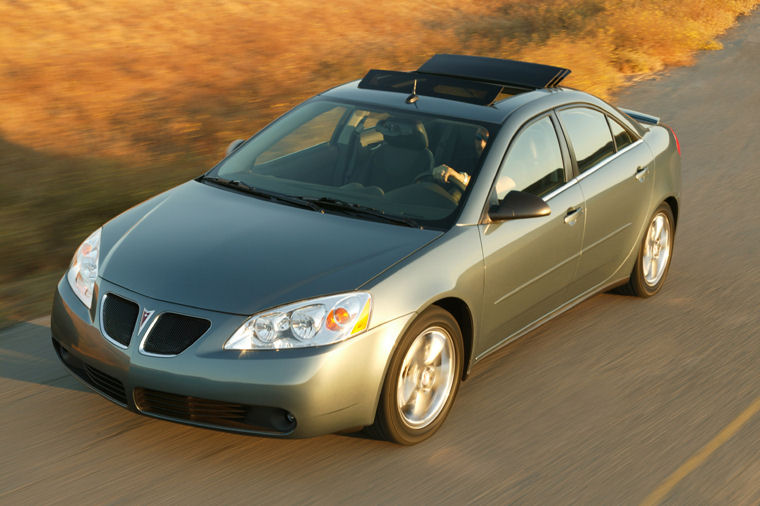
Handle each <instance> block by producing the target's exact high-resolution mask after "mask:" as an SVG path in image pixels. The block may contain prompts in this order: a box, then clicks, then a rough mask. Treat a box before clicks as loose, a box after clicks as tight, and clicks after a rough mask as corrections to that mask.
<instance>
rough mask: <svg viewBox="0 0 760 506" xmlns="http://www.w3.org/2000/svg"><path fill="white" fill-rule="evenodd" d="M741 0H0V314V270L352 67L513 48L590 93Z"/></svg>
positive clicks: (60, 261) (80, 233)
mask: <svg viewBox="0 0 760 506" xmlns="http://www.w3.org/2000/svg"><path fill="white" fill-rule="evenodd" d="M758 3H760V0H539V1H536V2H524V1H518V0H480V1H477V2H476V1H474V0H439V1H437V2H435V4H434V5H431V3H426V2H415V1H412V0H384V1H382V2H366V1H363V0H343V1H342V2H338V3H329V2H315V1H314V0H291V1H289V2H279V1H274V0H259V1H256V2H247V1H243V0H215V1H207V2H189V3H188V2H169V3H166V2H159V1H157V0H109V1H108V2H91V1H84V0H37V1H35V2H24V1H15V2H3V3H1V4H0V19H2V20H3V22H2V23H0V48H1V50H0V76H2V77H1V78H0V177H2V184H1V185H0V201H1V202H2V207H1V208H0V257H2V258H3V268H2V271H0V283H2V285H1V286H0V320H2V313H3V312H5V313H6V317H9V316H7V315H10V317H14V318H18V317H25V316H28V314H27V312H28V311H27V310H25V309H23V308H24V307H27V306H25V305H21V306H20V307H22V309H20V310H15V309H14V310H8V309H5V310H3V309H2V306H5V307H6V308H7V307H9V306H8V304H7V303H5V302H3V299H5V300H6V301H7V300H8V299H9V298H13V299H14V300H18V297H21V298H22V299H23V297H24V295H23V294H22V295H18V293H16V292H13V293H11V294H8V293H7V290H8V287H9V286H15V285H11V284H9V283H10V281H13V282H18V281H19V280H20V279H24V278H26V277H32V276H37V277H39V276H45V275H46V273H49V272H53V271H60V270H62V269H63V268H64V266H65V263H66V261H67V259H68V257H69V256H70V254H71V253H72V249H73V247H75V245H76V243H77V242H78V241H79V240H80V239H81V238H82V237H84V236H85V235H86V234H87V232H88V231H89V230H90V229H91V228H93V227H95V226H97V224H98V223H99V222H101V221H103V220H104V219H107V218H109V217H110V216H112V215H114V214H116V213H117V212H119V211H121V210H123V209H124V208H125V207H127V206H129V205H130V204H132V203H134V202H136V201H138V200H140V199H142V198H144V197H145V196H147V195H149V194H151V193H153V192H155V191H156V190H159V189H163V188H166V187H167V186H168V185H171V184H174V183H177V182H179V181H181V180H183V179H187V178H188V177H190V176H192V175H195V174H198V173H200V172H201V171H202V170H203V169H204V168H205V167H207V166H208V165H209V164H210V163H212V162H213V161H214V160H216V159H218V158H219V157H220V156H221V154H222V153H223V150H224V146H226V144H227V143H228V142H229V141H230V140H231V139H234V138H237V137H244V136H248V135H249V134H250V133H251V132H253V131H255V130H256V129H258V128H260V127H261V126H263V125H264V124H265V123H267V122H268V121H270V120H271V119H272V118H273V117H274V116H276V115H278V114H280V113H282V112H284V111H285V110H287V109H288V108H290V107H291V106H292V105H294V104H295V103H297V102H299V101H301V100H303V99H304V98H306V97H308V96H310V95H312V94H313V93H315V92H316V91H318V90H321V89H324V88H327V87H330V86H333V85H336V84H339V83H341V82H345V81H347V80H351V79H354V78H357V77H360V76H362V75H363V74H364V72H365V71H366V70H367V69H369V68H372V67H374V68H409V69H411V68H415V67H416V66H417V65H419V64H420V63H421V62H422V61H424V60H425V59H427V58H428V57H429V56H430V55H432V54H434V53H437V52H456V53H466V54H480V55H487V56H495V57H507V58H516V59H526V60H531V61H538V62H543V63H549V64H557V65H562V66H567V67H569V68H571V69H572V70H573V74H572V75H571V77H570V78H569V79H568V80H567V81H566V83H567V84H568V85H570V86H574V87H577V88H581V89H585V90H588V91H591V92H594V93H596V94H599V95H602V96H606V95H609V94H610V93H611V92H612V91H613V90H614V89H615V88H617V87H618V86H620V85H621V84H624V82H625V80H626V77H627V76H631V75H636V74H642V73H650V72H654V71H658V70H660V69H662V68H664V67H665V66H668V65H681V64H687V63H689V62H690V61H691V58H692V55H693V54H694V52H695V51H697V50H700V49H715V48H720V43H719V42H716V41H715V37H716V36H717V35H718V34H720V33H722V32H723V31H724V30H725V29H727V28H728V27H729V26H731V24H732V23H733V22H734V20H735V18H736V16H738V15H741V14H745V13H748V12H749V11H750V10H752V9H753V8H754V6H756V5H757V4H758ZM104 160H106V161H104ZM51 289H52V287H51ZM4 290H5V291H4ZM45 295H47V294H45ZM35 296H36V297H37V299H35V300H39V296H38V295H35ZM45 300H47V299H45ZM0 324H1V323H0Z"/></svg>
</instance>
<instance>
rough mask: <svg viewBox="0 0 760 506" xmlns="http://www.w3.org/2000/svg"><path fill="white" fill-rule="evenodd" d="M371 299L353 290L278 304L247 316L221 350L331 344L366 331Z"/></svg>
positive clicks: (276, 348) (366, 294) (269, 348)
mask: <svg viewBox="0 0 760 506" xmlns="http://www.w3.org/2000/svg"><path fill="white" fill-rule="evenodd" d="M371 306H372V298H371V297H370V295H369V294H368V293H364V292H355V293H349V294H342V295H331V296H329V297H320V298H318V299H311V300H306V301H303V302H297V303H295V304H288V305H287V306H282V307H278V308H275V309H272V310H270V311H266V312H264V313H259V314H255V315H253V316H251V317H250V318H248V320H246V322H245V323H244V324H243V325H242V326H241V327H240V328H239V329H238V330H237V332H235V333H234V334H233V335H232V337H230V338H229V339H228V340H227V342H226V343H224V349H225V350H254V349H265V350H279V349H282V348H307V347H311V346H324V345H326V344H333V343H337V342H339V341H343V340H344V339H348V338H349V337H353V336H355V335H357V334H360V333H362V332H364V331H365V330H367V327H368V326H369V314H370V310H371V309H372V307H371Z"/></svg>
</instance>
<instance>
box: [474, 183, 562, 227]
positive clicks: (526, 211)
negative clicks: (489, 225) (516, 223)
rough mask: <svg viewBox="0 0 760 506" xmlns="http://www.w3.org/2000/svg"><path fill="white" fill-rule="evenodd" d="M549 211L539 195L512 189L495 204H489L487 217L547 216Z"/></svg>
mask: <svg viewBox="0 0 760 506" xmlns="http://www.w3.org/2000/svg"><path fill="white" fill-rule="evenodd" d="M551 212H552V210H551V208H550V207H549V204H547V203H546V202H545V201H544V199H542V198H541V197H537V196H535V195H533V194H532V193H525V192H520V191H516V190H512V191H511V192H509V193H507V195H506V196H505V197H504V198H503V199H501V200H500V201H499V203H498V204H497V205H495V206H491V208H490V209H489V210H488V217H489V218H491V219H492V220H493V221H502V220H516V219H520V218H538V217H540V216H549V214H551Z"/></svg>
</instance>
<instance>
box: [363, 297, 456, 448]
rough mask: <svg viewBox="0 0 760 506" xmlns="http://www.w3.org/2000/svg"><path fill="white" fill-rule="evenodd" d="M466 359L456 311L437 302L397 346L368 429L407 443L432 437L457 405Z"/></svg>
mask: <svg viewBox="0 0 760 506" xmlns="http://www.w3.org/2000/svg"><path fill="white" fill-rule="evenodd" d="M463 357H464V352H463V345H462V332H461V330H460V329H459V325H458V324H457V321H456V320H455V319H454V317H453V316H452V315H451V313H449V312H447V311H445V310H444V309H442V308H440V307H438V306H432V307H430V308H428V309H426V310H425V311H423V312H422V313H421V314H420V315H419V316H418V317H417V319H416V320H415V321H414V323H412V325H411V326H410V327H409V329H408V330H407V331H406V332H405V333H404V335H403V337H402V338H401V340H400V342H399V344H398V346H397V347H396V351H395V353H394V354H393V357H392V358H391V362H390V365H389V367H388V372H387V374H386V377H385V382H384V383H383V389H382V392H381V394H380V401H379V402H378V406H377V414H376V415H375V423H374V425H372V426H371V427H369V428H368V429H367V432H368V433H369V434H370V435H371V436H373V437H376V438H379V439H386V440H388V441H392V442H394V443H399V444H403V445H412V444H416V443H419V442H420V441H424V440H425V439H427V438H429V437H430V436H432V435H433V433H434V432H435V431H436V430H438V428H439V427H440V426H441V424H443V421H444V420H445V419H446V416H447V415H448V413H449V411H450V410H451V405H452V404H453V403H454V398H455V397H456V394H457V391H458V390H459V384H460V382H461V378H462V368H463ZM400 398H403V399H404V401H400V400H399V399H400Z"/></svg>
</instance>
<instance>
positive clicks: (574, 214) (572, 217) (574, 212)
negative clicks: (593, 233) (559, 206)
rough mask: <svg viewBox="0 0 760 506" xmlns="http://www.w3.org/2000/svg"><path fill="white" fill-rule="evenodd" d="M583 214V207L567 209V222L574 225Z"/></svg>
mask: <svg viewBox="0 0 760 506" xmlns="http://www.w3.org/2000/svg"><path fill="white" fill-rule="evenodd" d="M581 214H583V207H581V206H578V207H571V208H570V209H568V210H567V213H565V223H567V224H568V225H570V226H571V227H572V226H573V225H575V223H576V222H577V221H578V217H579V216H580V215H581Z"/></svg>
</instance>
